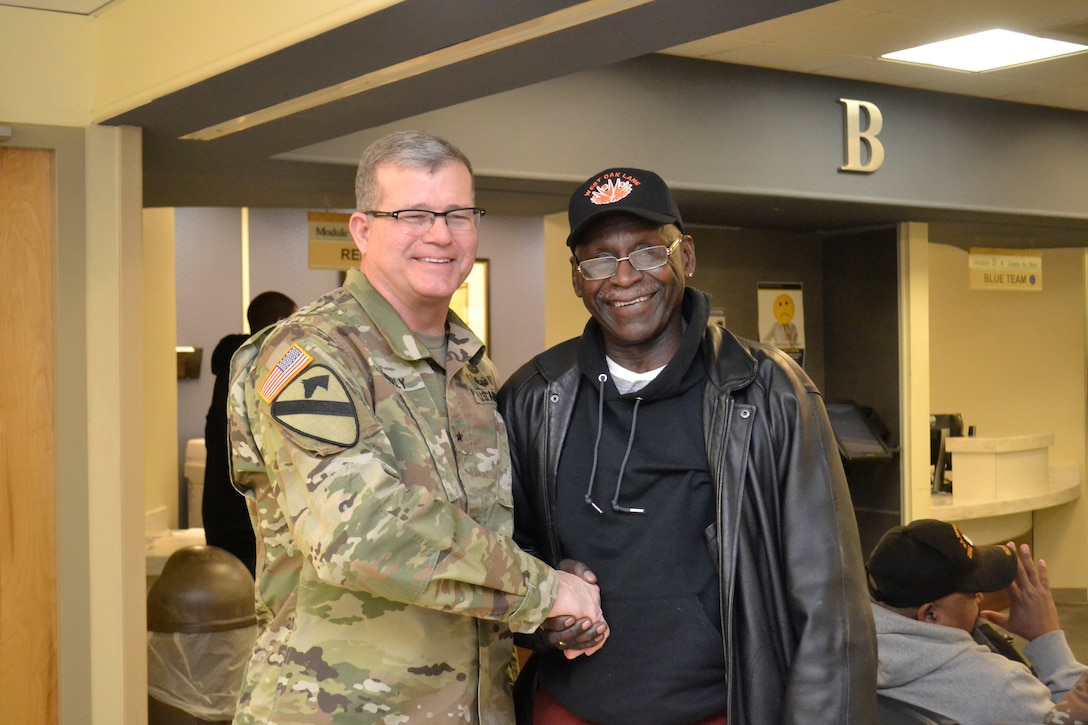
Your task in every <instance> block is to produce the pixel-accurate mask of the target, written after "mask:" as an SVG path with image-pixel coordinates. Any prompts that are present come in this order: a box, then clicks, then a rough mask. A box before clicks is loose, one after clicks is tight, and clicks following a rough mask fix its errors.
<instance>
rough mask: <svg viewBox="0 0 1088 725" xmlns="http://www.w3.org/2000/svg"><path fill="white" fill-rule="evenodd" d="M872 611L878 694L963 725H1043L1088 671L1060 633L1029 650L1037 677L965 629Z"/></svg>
mask: <svg viewBox="0 0 1088 725" xmlns="http://www.w3.org/2000/svg"><path fill="white" fill-rule="evenodd" d="M872 608H873V619H874V621H875V623H876V639H877V657H878V658H879V664H878V667H877V691H878V692H879V693H880V694H881V695H886V696H888V697H891V698H894V699H896V700H901V701H903V702H907V703H910V704H914V705H918V706H920V707H924V708H926V709H927V710H930V711H933V712H936V713H940V714H941V715H944V716H946V717H949V718H952V719H953V720H956V721H957V722H959V723H961V725H991V724H992V723H1042V722H1043V719H1044V718H1045V717H1046V714H1047V712H1049V711H1050V709H1051V708H1052V707H1053V706H1054V703H1056V702H1057V701H1058V700H1060V699H1061V698H1062V697H1063V696H1064V695H1065V693H1066V692H1068V691H1069V690H1070V688H1072V687H1073V685H1074V684H1075V683H1076V681H1077V679H1078V678H1079V677H1080V676H1081V675H1082V674H1084V672H1085V671H1088V668H1086V667H1085V666H1084V665H1082V664H1079V663H1078V662H1077V661H1076V658H1075V657H1074V656H1073V653H1072V651H1070V649H1069V645H1068V643H1066V641H1065V633H1064V632H1062V631H1061V630H1059V631H1056V632H1048V633H1047V634H1044V635H1042V636H1040V637H1037V638H1035V639H1034V640H1032V641H1031V642H1028V643H1027V645H1026V646H1025V647H1024V655H1025V656H1026V657H1027V658H1028V659H1029V660H1030V661H1031V664H1032V667H1034V668H1035V672H1036V674H1037V676H1036V675H1033V674H1032V673H1031V671H1030V670H1028V668H1026V667H1024V665H1022V664H1020V663H1019V662H1013V661H1012V660H1010V659H1008V658H1007V657H1005V656H1003V655H1000V654H997V653H995V652H991V651H990V650H989V649H987V648H986V647H984V646H982V645H980V644H978V643H977V642H975V640H974V639H972V638H971V635H970V634H969V633H967V632H965V631H964V630H962V629H959V628H957V627H947V626H944V625H940V624H930V623H927V622H919V621H917V620H914V619H910V618H909V617H904V616H902V615H900V614H896V613H895V612H890V611H888V610H887V609H884V608H883V607H880V606H878V605H876V604H874V605H872Z"/></svg>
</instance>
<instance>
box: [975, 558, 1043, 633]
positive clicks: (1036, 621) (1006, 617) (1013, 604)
mask: <svg viewBox="0 0 1088 725" xmlns="http://www.w3.org/2000/svg"><path fill="white" fill-rule="evenodd" d="M1007 546H1008V547H1009V548H1010V549H1012V550H1013V552H1016V545H1015V544H1013V543H1012V542H1011V541H1010V542H1009V543H1008V544H1007ZM1019 558H1020V561H1019V566H1017V568H1016V579H1014V580H1013V583H1012V584H1011V585H1010V586H1009V590H1008V591H1009V613H1008V614H1002V613H1001V612H994V611H990V610H986V611H984V612H981V615H982V617H983V618H985V619H987V620H989V621H990V622H993V623H994V624H996V625H998V626H999V627H1003V628H1004V629H1006V630H1008V631H1009V632H1011V633H1012V634H1015V635H1016V636H1017V637H1022V638H1023V639H1026V640H1028V641H1029V642H1030V641H1031V640H1033V639H1035V638H1036V637H1038V636H1040V635H1043V634H1046V633H1047V632H1054V631H1056V630H1058V629H1061V622H1060V621H1059V620H1058V608H1057V607H1056V606H1054V597H1053V596H1051V594H1050V578H1049V577H1048V576H1047V573H1046V562H1045V561H1043V560H1042V559H1040V560H1039V569H1038V571H1036V569H1035V564H1034V563H1033V562H1032V560H1031V547H1029V546H1028V545H1027V544H1021V545H1020V552H1019Z"/></svg>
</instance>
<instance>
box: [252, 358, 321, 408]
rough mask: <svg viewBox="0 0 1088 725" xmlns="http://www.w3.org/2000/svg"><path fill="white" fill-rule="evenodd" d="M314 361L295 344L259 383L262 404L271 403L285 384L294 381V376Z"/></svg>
mask: <svg viewBox="0 0 1088 725" xmlns="http://www.w3.org/2000/svg"><path fill="white" fill-rule="evenodd" d="M313 361H314V359H313V357H311V356H310V354H309V353H307V352H306V351H305V350H303V349H302V348H301V347H299V346H298V345H297V344H295V345H292V346H291V349H290V350H288V351H287V352H285V353H284V354H283V357H281V358H280V361H279V362H278V363H276V367H274V368H272V369H271V370H269V371H268V375H267V377H265V379H264V382H263V383H261V389H260V391H259V392H260V395H261V397H262V398H264V402H266V403H271V402H272V399H273V398H275V397H276V396H277V395H279V393H280V391H281V390H283V389H284V388H285V387H286V386H287V383H289V382H291V381H292V380H294V378H295V376H296V375H298V374H299V373H301V372H302V371H303V370H305V369H306V366H307V365H309V364H310V363H312V362H313Z"/></svg>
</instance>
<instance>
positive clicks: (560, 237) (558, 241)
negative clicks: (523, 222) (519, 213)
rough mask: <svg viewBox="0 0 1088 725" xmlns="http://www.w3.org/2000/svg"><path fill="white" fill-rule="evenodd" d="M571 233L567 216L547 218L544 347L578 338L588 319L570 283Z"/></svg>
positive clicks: (583, 306)
mask: <svg viewBox="0 0 1088 725" xmlns="http://www.w3.org/2000/svg"><path fill="white" fill-rule="evenodd" d="M569 233H570V225H569V224H568V223H567V215H566V214H551V215H549V216H546V217H544V311H545V317H544V344H545V346H546V347H551V346H552V345H555V344H558V343H560V342H563V341H564V340H569V339H570V338H572V337H578V336H579V335H581V334H582V328H584V327H585V326H586V321H587V320H589V312H587V311H586V308H585V305H583V304H582V300H581V299H579V298H578V297H575V295H574V288H573V286H572V285H571V280H570V255H569V254H567V253H566V252H565V251H564V250H566V248H567V247H566V240H567V235H568V234H569Z"/></svg>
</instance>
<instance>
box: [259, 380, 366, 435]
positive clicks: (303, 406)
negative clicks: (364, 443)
mask: <svg viewBox="0 0 1088 725" xmlns="http://www.w3.org/2000/svg"><path fill="white" fill-rule="evenodd" d="M272 417H273V418H275V419H276V420H277V421H279V422H280V423H281V424H282V425H285V426H287V427H288V428H290V429H291V430H294V431H298V432H299V433H302V434H303V435H305V436H309V437H310V438H313V439H315V440H319V441H322V442H324V443H331V444H333V445H336V446H343V447H345V448H347V447H349V446H353V445H355V443H356V441H358V440H359V419H358V416H357V415H356V412H355V404H354V403H352V402H351V397H350V396H349V395H348V391H347V388H345V387H344V383H343V382H341V381H340V378H338V377H337V376H336V373H334V372H333V371H332V370H330V369H329V368H327V367H325V366H324V365H314V366H313V367H311V368H309V369H307V370H306V372H305V373H304V374H302V375H299V376H298V377H296V378H295V379H294V380H293V381H291V383H290V384H289V385H287V387H285V388H284V389H283V392H282V393H280V394H279V397H277V398H276V401H275V402H274V403H272Z"/></svg>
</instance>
